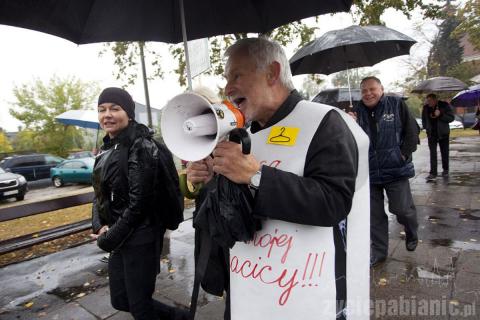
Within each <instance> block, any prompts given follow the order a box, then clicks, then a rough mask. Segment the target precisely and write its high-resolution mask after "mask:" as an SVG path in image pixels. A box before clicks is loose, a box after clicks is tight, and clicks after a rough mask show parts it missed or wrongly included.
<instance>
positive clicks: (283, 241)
mask: <svg viewBox="0 0 480 320" xmlns="http://www.w3.org/2000/svg"><path fill="white" fill-rule="evenodd" d="M319 229H323V230H322V232H319ZM326 229H327V228H319V227H312V226H303V225H297V224H292V223H287V222H283V221H277V220H267V221H264V226H263V229H262V230H260V231H259V232H257V234H255V236H254V238H253V240H252V241H249V242H248V243H237V244H235V246H234V247H233V249H232V250H231V252H230V276H231V281H232V287H233V286H235V287H237V286H240V287H243V289H245V290H242V291H243V292H257V293H259V294H261V298H260V297H259V296H257V297H256V299H259V298H260V299H267V300H268V299H269V300H270V303H268V304H269V305H271V306H272V307H273V306H274V305H276V306H280V307H282V308H283V307H288V305H289V304H292V303H293V304H296V303H299V302H300V301H302V300H303V302H305V300H304V299H305V296H311V295H312V293H313V292H312V290H313V291H314V295H315V297H316V298H315V299H321V296H322V295H323V294H325V295H328V298H329V299H331V298H332V293H333V297H335V280H334V279H335V275H334V265H333V264H334V248H333V235H332V232H325V230H326ZM300 234H301V236H299V235H300ZM328 264H330V266H328ZM322 293H323V294H322ZM232 294H233V291H232ZM248 299H249V298H248V297H245V296H243V298H242V301H244V302H245V301H246V300H248ZM253 299H255V297H253ZM246 304H247V305H248V303H246Z"/></svg>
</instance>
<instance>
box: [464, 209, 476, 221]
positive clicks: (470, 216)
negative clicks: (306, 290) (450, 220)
mask: <svg viewBox="0 0 480 320" xmlns="http://www.w3.org/2000/svg"><path fill="white" fill-rule="evenodd" d="M459 217H460V218H461V219H467V220H480V210H464V211H460V215H459Z"/></svg>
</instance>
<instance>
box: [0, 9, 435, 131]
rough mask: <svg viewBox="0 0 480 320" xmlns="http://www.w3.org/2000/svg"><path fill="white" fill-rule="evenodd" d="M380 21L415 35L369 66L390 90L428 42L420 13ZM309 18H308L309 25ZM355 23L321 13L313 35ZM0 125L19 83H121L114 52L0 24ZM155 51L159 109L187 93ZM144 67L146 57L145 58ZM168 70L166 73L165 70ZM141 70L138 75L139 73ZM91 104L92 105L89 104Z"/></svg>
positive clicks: (136, 90) (10, 125)
mask: <svg viewBox="0 0 480 320" xmlns="http://www.w3.org/2000/svg"><path fill="white" fill-rule="evenodd" d="M382 18H383V20H384V21H385V22H386V26H387V27H389V28H392V29H395V30H397V31H400V32H402V33H405V34H406V35H408V36H410V37H412V38H414V39H415V40H417V41H418V43H417V44H415V45H414V46H413V47H412V48H411V50H410V56H402V57H396V58H392V59H388V60H386V61H383V62H381V63H379V64H377V65H375V66H374V67H373V69H374V70H377V71H379V72H380V73H379V77H380V79H381V80H382V82H383V83H384V85H385V88H386V90H387V91H389V90H394V89H395V88H393V83H394V82H395V81H398V80H401V79H402V78H404V77H405V76H407V74H408V72H407V71H408V70H407V68H406V61H407V60H409V59H413V60H418V59H422V58H425V57H426V55H427V54H428V49H429V46H428V45H427V44H426V43H425V42H424V39H423V38H424V36H422V35H420V34H419V33H418V32H417V31H415V30H414V27H413V26H414V25H415V24H416V23H419V22H420V21H422V18H421V16H420V15H419V14H417V13H413V16H412V19H411V20H408V19H407V18H406V17H405V16H403V15H402V14H400V13H398V12H395V11H393V10H388V11H387V12H386V13H385V14H384V16H382ZM312 21H313V20H312V19H309V20H307V23H309V24H311V23H312ZM352 24H353V21H352V17H351V15H350V14H348V13H339V14H335V15H324V16H322V17H321V18H320V22H319V23H318V25H317V27H318V28H319V30H318V31H317V33H316V36H320V35H321V34H323V33H325V32H327V31H329V30H334V29H340V28H345V27H348V26H350V25H352ZM422 30H423V31H424V32H425V34H427V37H428V38H433V36H434V34H435V32H436V27H435V23H434V22H432V21H429V20H425V21H424V22H423V23H422ZM0 43H1V44H2V50H0V127H2V128H3V129H5V130H6V131H17V130H18V129H17V128H18V126H19V125H22V124H21V123H20V122H18V121H17V120H16V119H14V118H12V117H11V116H10V115H9V112H8V110H9V108H11V107H12V103H13V102H14V101H15V97H14V95H13V88H14V87H15V86H20V85H22V84H31V83H33V81H35V80H36V79H40V80H42V81H44V82H47V81H48V80H49V79H50V78H51V77H52V76H54V75H56V76H59V77H62V78H63V77H68V76H75V77H77V78H79V79H81V80H82V81H86V82H90V81H95V82H97V83H98V84H99V86H100V88H104V87H108V86H121V85H122V83H120V82H119V81H117V80H116V79H115V76H114V75H113V72H114V70H115V69H114V65H113V56H111V55H108V54H107V55H104V56H102V57H99V52H100V51H101V49H102V48H103V45H102V44H87V45H80V46H79V45H76V44H74V43H72V42H69V41H67V40H64V39H62V38H59V37H55V36H51V35H48V34H44V33H40V32H36V31H32V30H27V29H22V28H16V27H10V26H4V25H0ZM154 46H155V49H156V50H157V51H159V52H160V53H161V54H162V57H164V60H162V61H163V63H164V66H165V67H166V68H165V69H166V71H167V72H166V74H165V77H164V79H161V80H155V81H150V82H149V92H150V104H151V105H152V106H153V107H156V108H162V107H163V106H164V105H165V104H166V103H167V102H168V100H169V99H171V98H172V97H173V96H175V95H177V94H179V93H182V92H183V91H185V88H182V87H180V86H179V84H178V82H177V78H176V76H175V75H174V74H173V72H172V71H171V70H172V68H171V67H173V65H174V63H175V62H174V61H173V59H172V58H171V57H170V56H169V53H168V46H167V45H166V44H160V43H158V44H154ZM286 53H287V57H288V58H290V57H291V56H292V55H293V53H294V48H293V47H287V48H286ZM147 69H148V57H147ZM169 70H170V71H169ZM138 72H139V77H138V78H139V79H141V73H140V70H138ZM303 79H304V76H295V77H294V84H295V85H296V86H297V88H301V84H302V82H303ZM137 82H138V83H137V84H136V85H135V86H130V87H127V88H126V89H127V90H128V91H129V92H130V93H131V94H132V96H133V98H134V100H136V101H138V102H140V103H145V95H144V89H143V84H142V81H140V80H139V81H137ZM199 83H201V84H202V85H207V86H213V88H215V85H218V86H223V85H224V84H225V81H224V80H223V79H220V78H211V77H210V78H207V77H204V76H200V77H197V78H196V79H194V87H195V86H196V85H198V84H199ZM93 107H95V106H92V108H93Z"/></svg>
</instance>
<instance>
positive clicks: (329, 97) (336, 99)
mask: <svg viewBox="0 0 480 320" xmlns="http://www.w3.org/2000/svg"><path fill="white" fill-rule="evenodd" d="M351 94H352V102H354V103H355V102H358V101H360V100H362V94H361V92H360V89H351ZM312 101H313V102H318V103H324V104H328V105H331V106H334V107H337V108H340V109H342V110H346V109H348V107H349V106H350V93H349V89H348V88H335V89H326V90H322V91H320V92H319V93H318V94H317V95H316V96H315V97H314V98H313V99H312Z"/></svg>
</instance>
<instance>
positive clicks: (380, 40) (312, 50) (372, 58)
mask: <svg viewBox="0 0 480 320" xmlns="http://www.w3.org/2000/svg"><path fill="white" fill-rule="evenodd" d="M415 42H416V41H415V40H414V39H412V38H410V37H409V36H406V35H404V34H403V33H400V32H398V31H396V30H393V29H390V28H387V27H384V26H365V27H361V26H350V27H348V28H345V29H340V30H333V31H329V32H327V33H325V34H324V35H322V36H321V37H319V38H317V39H315V40H313V41H312V42H310V43H308V44H307V45H306V46H304V47H303V48H301V49H300V50H298V51H297V53H295V55H294V56H293V57H292V58H291V59H290V67H291V69H292V74H293V75H298V74H307V73H319V74H331V73H334V72H338V71H341V70H347V69H351V68H358V67H364V66H373V65H374V64H376V63H378V62H380V61H383V60H385V59H388V58H393V57H396V56H401V55H404V54H408V53H409V50H410V47H411V46H412V45H413V44H414V43H415Z"/></svg>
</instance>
